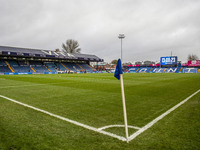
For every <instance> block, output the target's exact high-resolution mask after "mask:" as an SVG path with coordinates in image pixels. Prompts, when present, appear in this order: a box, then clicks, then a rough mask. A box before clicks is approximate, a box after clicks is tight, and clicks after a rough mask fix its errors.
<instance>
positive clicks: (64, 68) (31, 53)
mask: <svg viewBox="0 0 200 150" xmlns="http://www.w3.org/2000/svg"><path fill="white" fill-rule="evenodd" d="M90 62H103V59H100V58H99V57H97V56H95V55H88V54H80V53H73V54H69V53H66V52H55V51H52V50H42V49H28V48H18V47H8V46H0V74H17V73H20V74H23V73H24V74H35V73H36V74H38V73H39V74H44V73H45V74H46V73H47V74H50V73H65V72H66V73H67V72H68V73H71V72H75V73H81V72H84V73H86V72H88V73H93V72H94V71H96V70H95V69H94V68H92V67H91V66H90V65H89V64H90ZM196 62H197V63H195V64H193V62H192V63H191V64H190V65H191V66H184V65H182V66H181V64H179V65H177V67H175V66H171V67H170V66H168V67H167V66H160V65H159V66H156V65H152V66H151V65H150V66H140V65H138V66H133V65H132V66H130V67H128V68H125V70H126V71H127V72H128V73H200V66H199V65H198V63H199V60H198V61H196ZM195 65H196V66H195ZM110 72H112V71H110Z"/></svg>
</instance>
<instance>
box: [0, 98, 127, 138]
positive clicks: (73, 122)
mask: <svg viewBox="0 0 200 150" xmlns="http://www.w3.org/2000/svg"><path fill="white" fill-rule="evenodd" d="M0 97H1V98H4V99H7V100H9V101H12V102H14V103H16V104H19V105H22V106H24V107H28V108H31V109H33V110H36V111H38V112H42V113H44V114H47V115H49V116H52V117H55V118H58V119H60V120H64V121H66V122H69V123H71V124H74V125H77V126H80V127H83V128H85V129H88V130H92V131H94V132H98V133H101V134H104V135H107V136H110V137H113V138H116V139H118V140H120V141H126V138H125V137H122V136H119V135H116V134H113V133H110V132H106V131H102V130H98V128H95V127H92V126H88V125H85V124H82V123H80V122H77V121H74V120H71V119H68V118H65V117H62V116H59V115H56V114H53V113H50V112H48V111H45V110H42V109H39V108H36V107H33V106H31V105H27V104H25V103H22V102H19V101H16V100H14V99H11V98H9V97H6V96H3V95H0Z"/></svg>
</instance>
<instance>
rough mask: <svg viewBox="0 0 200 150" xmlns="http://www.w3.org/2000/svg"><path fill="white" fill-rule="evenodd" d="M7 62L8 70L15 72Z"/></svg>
mask: <svg viewBox="0 0 200 150" xmlns="http://www.w3.org/2000/svg"><path fill="white" fill-rule="evenodd" d="M5 62H6V64H7V65H8V68H9V69H10V70H11V71H12V72H15V71H14V70H13V68H12V67H11V66H10V64H9V63H8V62H7V61H5Z"/></svg>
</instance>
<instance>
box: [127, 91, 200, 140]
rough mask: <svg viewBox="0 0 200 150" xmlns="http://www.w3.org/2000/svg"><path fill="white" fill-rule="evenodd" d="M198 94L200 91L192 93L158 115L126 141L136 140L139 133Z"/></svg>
mask: <svg viewBox="0 0 200 150" xmlns="http://www.w3.org/2000/svg"><path fill="white" fill-rule="evenodd" d="M198 92H200V89H199V90H197V91H196V92H195V93H193V94H192V95H190V96H188V97H187V98H186V99H184V100H183V101H181V102H180V103H178V104H177V105H175V106H174V107H172V108H171V109H169V110H167V111H166V112H165V113H163V114H162V115H160V116H159V117H157V118H156V119H154V120H153V121H151V122H150V123H148V124H147V125H145V126H144V127H142V128H141V129H139V130H138V131H136V132H135V133H134V134H132V135H131V136H130V137H129V139H128V141H131V140H133V139H134V138H136V137H137V136H138V135H140V134H141V133H143V132H144V131H145V130H147V129H149V128H150V127H151V126H153V125H154V124H155V123H156V122H158V121H159V120H161V119H162V118H164V117H165V116H167V115H168V114H169V113H171V112H172V111H174V110H175V109H176V108H178V107H179V106H181V105H182V104H184V103H185V102H187V101H188V100H189V99H190V98H192V97H193V96H194V95H196V94H197V93H198Z"/></svg>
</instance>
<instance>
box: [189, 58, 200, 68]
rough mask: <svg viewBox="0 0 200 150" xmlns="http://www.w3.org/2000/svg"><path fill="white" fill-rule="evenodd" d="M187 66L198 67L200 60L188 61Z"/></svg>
mask: <svg viewBox="0 0 200 150" xmlns="http://www.w3.org/2000/svg"><path fill="white" fill-rule="evenodd" d="M188 66H193V67H194V66H200V60H189V61H188Z"/></svg>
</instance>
